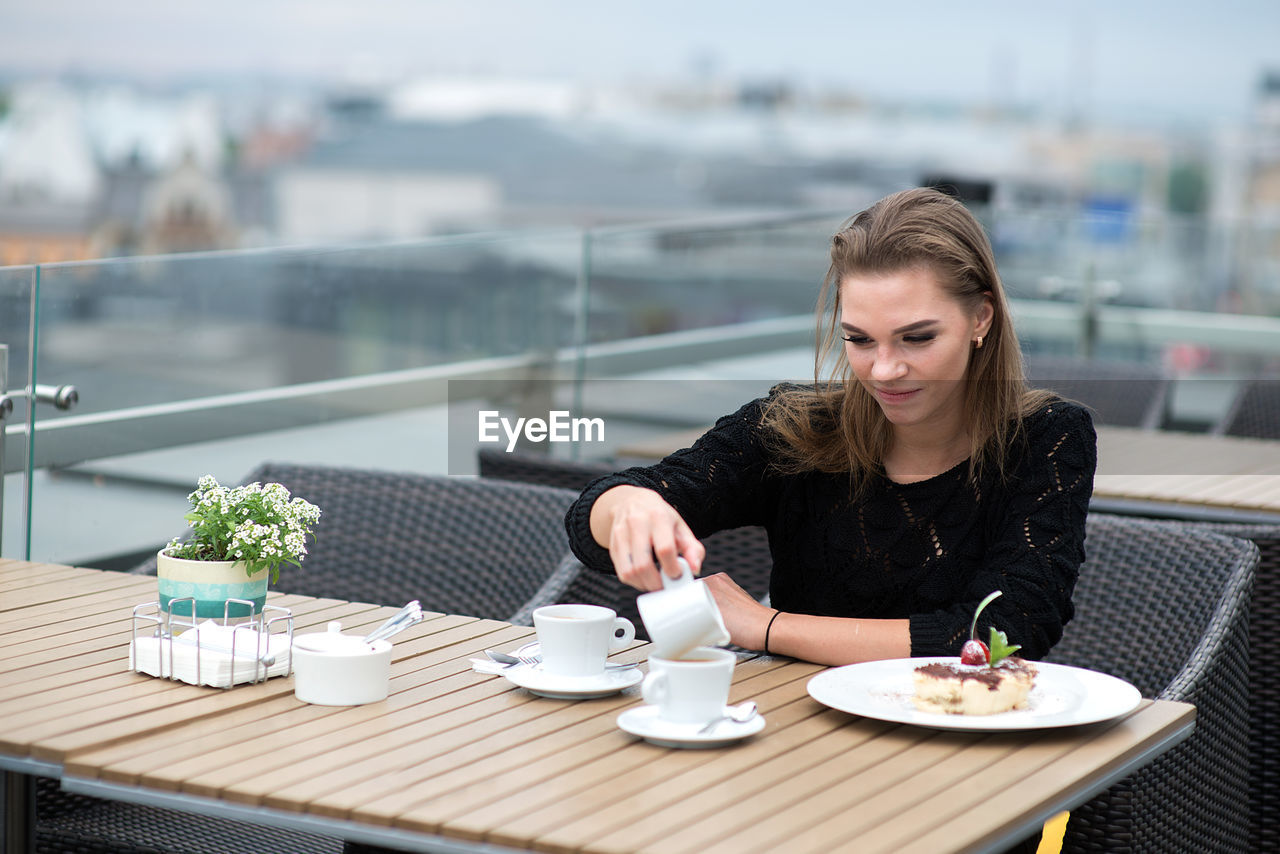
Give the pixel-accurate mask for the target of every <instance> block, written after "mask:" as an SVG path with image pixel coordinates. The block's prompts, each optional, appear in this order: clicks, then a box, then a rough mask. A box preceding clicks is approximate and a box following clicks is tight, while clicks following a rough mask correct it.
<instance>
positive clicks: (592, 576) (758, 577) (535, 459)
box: [477, 449, 773, 639]
mask: <svg viewBox="0 0 1280 854" xmlns="http://www.w3.org/2000/svg"><path fill="white" fill-rule="evenodd" d="M477 457H478V461H479V466H480V477H481V479H484V478H497V479H503V480H518V481H525V482H529V483H541V484H549V485H554V486H559V487H563V488H568V489H573V490H576V491H581V490H582V489H583V488H584V487H586V485H587V484H588V483H590V482H591V481H593V480H595V479H596V478H598V477H603V476H604V475H607V474H613V473H614V472H615V471H617V470H618V468H619V467H618V466H614V465H610V464H609V463H605V462H599V463H588V462H572V461H568V460H560V459H555V458H552V457H544V456H534V455H532V454H515V453H511V454H508V453H504V452H502V451H493V450H489V449H485V450H481V451H480V452H479V453H478V455H477ZM703 545H705V546H706V548H707V557H706V560H705V561H704V562H703V565H702V574H703V575H707V574H710V573H715V572H724V573H727V574H728V575H729V576H730V577H731V578H733V580H734V581H736V582H737V583H738V584H739V585H741V586H742V589H744V590H746V591H747V592H748V593H750V594H751V595H752V596H754V597H756V598H757V599H763V598H764V597H765V596H766V595H768V593H769V575H770V573H771V572H772V571H773V555H772V553H771V552H770V551H769V537H768V535H767V534H766V533H765V530H764V528H760V527H757V526H748V527H743V528H733V529H730V530H727V531H718V532H716V533H714V534H711V535H710V536H708V537H706V538H704V539H703ZM556 578H557V581H556V585H557V586H559V587H562V588H563V593H562V594H561V595H562V596H563V601H566V602H590V603H594V604H598V605H604V606H606V607H608V608H612V609H613V610H615V611H617V612H618V613H619V614H621V615H622V616H624V617H626V618H628V619H629V620H631V622H633V623H635V624H636V632H637V635H638V636H639V637H640V638H642V639H647V636H646V635H645V632H644V624H643V623H642V622H641V621H640V614H639V611H638V610H637V608H636V603H635V600H636V596H637V594H638V592H639V591H637V590H635V589H633V588H631V587H628V586H626V585H625V584H623V583H622V582H620V581H618V579H617V578H615V577H613V576H612V575H608V574H606V573H600V572H591V571H589V570H587V569H585V568H584V567H583V566H582V564H580V563H578V562H577V561H576V560H573V559H568V560H566V561H565V562H564V563H562V564H561V566H560V568H559V570H558V571H557V574H556Z"/></svg>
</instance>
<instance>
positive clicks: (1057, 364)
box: [1026, 355, 1171, 429]
mask: <svg viewBox="0 0 1280 854" xmlns="http://www.w3.org/2000/svg"><path fill="white" fill-rule="evenodd" d="M1026 366H1027V379H1028V381H1029V382H1030V383H1031V384H1032V385H1033V386H1035V387H1036V388H1047V389H1051V390H1053V391H1055V392H1057V393H1058V394H1059V395H1061V396H1062V397H1065V398H1068V399H1069V400H1074V401H1077V402H1078V403H1082V404H1084V405H1085V406H1087V407H1088V408H1089V410H1090V412H1091V413H1092V414H1093V420H1094V421H1095V422H1097V423H1098V424H1114V425H1116V426H1118V427H1144V428H1147V429H1156V428H1158V427H1160V426H1161V425H1162V424H1163V422H1164V420H1165V416H1166V413H1167V409H1168V397H1169V387H1170V385H1171V378H1170V377H1169V376H1168V375H1167V374H1165V373H1164V372H1163V371H1161V370H1160V369H1158V368H1153V367H1151V366H1149V365H1143V364H1138V363H1133V362H1108V361H1101V360H1097V359H1081V358H1075V357H1068V356H1049V355H1032V356H1027V358H1026Z"/></svg>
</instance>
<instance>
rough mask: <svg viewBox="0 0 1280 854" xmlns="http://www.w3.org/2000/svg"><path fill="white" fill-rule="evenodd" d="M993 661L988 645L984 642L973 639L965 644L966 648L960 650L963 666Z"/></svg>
mask: <svg viewBox="0 0 1280 854" xmlns="http://www.w3.org/2000/svg"><path fill="white" fill-rule="evenodd" d="M989 661H991V654H990V652H989V651H988V650H987V645H986V644H985V643H983V642H982V641H980V640H978V639H976V638H972V639H970V640H967V641H965V642H964V646H962V647H961V648H960V663H961V664H973V665H978V664H986V663H988V662H989Z"/></svg>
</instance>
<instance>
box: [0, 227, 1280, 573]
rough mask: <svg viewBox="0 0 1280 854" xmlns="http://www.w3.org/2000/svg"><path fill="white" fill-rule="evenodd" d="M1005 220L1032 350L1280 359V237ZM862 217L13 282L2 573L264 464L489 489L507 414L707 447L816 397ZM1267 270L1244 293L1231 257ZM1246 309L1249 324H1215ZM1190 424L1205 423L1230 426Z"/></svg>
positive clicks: (163, 512) (440, 245) (1144, 357)
mask: <svg viewBox="0 0 1280 854" xmlns="http://www.w3.org/2000/svg"><path fill="white" fill-rule="evenodd" d="M982 216H983V219H984V221H985V223H986V225H987V227H988V229H989V230H990V232H991V234H992V235H993V241H994V244H995V246H996V249H997V255H998V260H999V263H1000V265H1001V270H1002V273H1003V275H1004V277H1005V279H1006V282H1007V286H1008V289H1009V291H1010V295H1011V296H1012V297H1013V298H1014V301H1015V305H1014V314H1015V320H1016V322H1017V324H1018V327H1019V333H1020V335H1021V337H1022V338H1023V340H1024V343H1025V345H1026V347H1027V350H1028V352H1032V353H1051V352H1058V353H1090V354H1092V355H1095V356H1097V357H1101V358H1106V359H1124V360H1131V361H1141V362H1145V363H1147V364H1152V365H1157V366H1162V367H1164V368H1166V369H1168V370H1171V371H1174V372H1176V373H1178V374H1179V375H1180V376H1185V377H1202V376H1211V377H1226V378H1228V379H1230V378H1232V377H1243V376H1250V375H1253V374H1256V373H1260V372H1267V371H1274V370H1275V368H1276V366H1277V364H1278V363H1280V321H1277V320H1273V319H1272V318H1270V317H1268V316H1266V314H1267V312H1268V310H1269V309H1270V308H1271V307H1272V303H1273V302H1274V301H1275V295H1276V294H1280V265H1278V264H1277V263H1276V261H1275V259H1273V258H1271V255H1270V254H1269V253H1274V251H1275V250H1274V248H1273V247H1274V246H1275V245H1276V244H1275V239H1276V238H1275V234H1274V231H1273V232H1272V233H1270V234H1269V235H1268V234H1266V233H1263V232H1257V233H1254V232H1252V231H1249V232H1246V231H1241V230H1240V229H1234V230H1231V231H1230V234H1229V235H1228V234H1227V233H1226V232H1224V231H1223V230H1222V229H1221V228H1219V227H1212V228H1211V227H1208V226H1205V225H1203V224H1197V223H1193V222H1184V221H1175V220H1170V219H1162V220H1156V221H1152V222H1145V221H1138V222H1129V221H1125V222H1121V223H1117V222H1108V221H1105V220H1103V221H1097V220H1096V218H1095V220H1091V219H1089V218H1085V217H1061V216H1049V215H1037V214H1032V213H1027V212H1024V211H999V210H992V211H984V212H982ZM843 218H844V217H843V215H841V214H837V213H827V212H815V213H810V214H804V215H789V216H786V217H755V218H747V217H734V218H725V219H721V220H714V221H710V220H702V221H698V222H692V223H672V224H662V225H655V226H634V227H616V228H608V229H599V230H593V231H590V232H586V233H582V232H577V231H567V230H566V231H554V232H527V233H526V232H519V233H515V232H513V233H499V234H490V235H470V236H460V237H450V238H439V239H429V240H423V241H418V242H412V243H404V244H393V245H381V246H354V247H326V248H299V249H273V250H262V251H241V252H217V253H207V254H193V255H178V256H163V257H139V258H125V259H114V260H104V261H100V262H85V263H67V264H51V265H44V266H40V267H14V268H4V269H0V307H2V308H3V314H0V343H3V344H6V345H8V372H7V377H8V388H9V389H10V390H11V391H14V390H17V392H19V393H17V394H14V395H13V397H14V404H15V405H14V410H13V412H12V413H11V414H10V415H9V416H8V417H7V418H6V419H5V421H4V423H5V425H6V429H5V441H4V471H5V483H4V486H5V489H4V493H3V494H4V499H5V503H4V506H3V522H4V526H3V529H2V530H3V541H2V542H0V553H2V554H3V555H4V556H6V557H28V556H29V557H30V558H32V559H38V560H50V561H58V562H67V563H81V564H87V565H98V566H110V567H123V566H127V565H129V564H130V562H131V561H134V562H136V561H138V560H140V559H141V558H142V557H143V556H145V555H146V554H147V553H148V552H150V551H153V550H154V549H155V548H156V547H158V546H159V545H160V544H162V543H163V542H165V541H166V540H168V539H169V538H170V537H171V536H173V535H175V534H177V533H180V532H181V531H180V528H181V517H182V513H183V512H184V510H185V496H186V493H187V492H189V491H190V490H191V488H192V487H193V485H194V483H195V481H196V479H197V478H198V477H199V476H200V475H202V474H205V473H211V474H214V475H215V476H216V477H218V478H219V479H220V480H221V481H223V482H228V483H232V482H237V481H239V480H240V479H241V478H243V477H244V475H245V474H247V473H248V472H249V471H251V470H252V469H253V468H254V467H255V466H257V465H258V464H260V463H262V462H264V461H294V462H313V463H323V464H328V465H339V466H343V465H345V466H355V467H364V468H385V469H397V470H409V471H419V472H435V473H444V472H449V473H453V474H468V473H472V472H474V471H475V455H476V452H477V450H478V449H479V448H480V447H482V446H483V445H484V444H485V441H496V442H498V443H500V444H501V445H503V446H506V445H507V444H508V442H507V438H506V435H507V434H505V433H504V432H503V427H502V426H501V424H500V423H499V422H500V419H502V418H507V419H508V420H509V422H510V423H511V424H514V423H515V422H516V419H518V418H519V417H539V416H541V417H543V418H547V417H548V416H550V414H551V413H566V414H567V416H568V417H569V418H570V419H573V418H578V417H582V418H583V419H584V420H585V419H587V418H588V417H589V416H593V415H600V414H601V413H605V414H608V415H609V417H610V424H611V426H616V428H617V429H616V430H614V432H612V433H611V435H610V438H609V440H608V442H602V443H600V444H599V445H598V446H590V447H586V446H584V444H583V443H581V442H573V441H569V442H566V443H564V444H557V445H555V446H554V447H552V444H551V443H550V442H546V441H542V440H538V439H536V437H531V436H530V434H528V433H527V432H526V433H523V434H520V438H519V444H521V445H523V446H525V447H527V448H529V449H530V450H534V451H539V452H547V451H550V452H552V453H554V454H563V455H568V456H576V455H581V454H583V453H584V447H586V450H585V453H588V454H593V453H596V454H597V455H600V456H607V455H609V453H610V452H611V450H612V449H614V448H616V446H617V445H618V444H619V443H626V442H629V441H634V440H637V439H642V438H643V437H644V436H645V435H646V434H647V433H654V432H656V431H661V430H671V429H673V428H677V427H682V426H695V425H701V424H706V423H709V422H710V421H711V420H712V419H713V418H714V417H715V416H717V415H719V414H723V413H724V412H726V411H729V410H730V409H731V408H732V407H734V406H736V405H737V404H738V403H741V402H743V401H744V400H746V399H747V398H749V397H750V396H753V395H754V394H756V393H760V392H762V391H763V390H765V389H767V387H768V386H769V385H770V384H771V383H773V382H776V381H779V380H784V379H805V378H807V377H810V376H812V370H813V364H812V361H813V357H812V345H813V333H814V323H813V309H814V306H815V301H816V298H817V294H818V288H819V285H820V283H821V280H822V277H823V275H824V273H825V271H826V265H827V258H826V251H827V241H828V239H829V237H830V235H831V233H832V232H833V231H834V230H835V229H836V228H837V227H838V226H839V225H840V223H841V221H842V220H843ZM1242 235H1243V236H1242ZM1268 237H1269V239H1270V241H1271V242H1270V243H1268V242H1267V239H1268ZM1250 246H1252V247H1254V248H1253V249H1248V251H1250V252H1253V255H1252V256H1251V263H1250V264H1249V265H1248V268H1247V272H1248V275H1247V276H1244V275H1242V274H1241V269H1242V268H1239V267H1238V266H1236V265H1234V263H1233V262H1232V261H1231V259H1232V258H1234V257H1236V256H1237V255H1238V254H1239V252H1241V251H1245V249H1247V248H1248V247H1250ZM1241 247H1245V249H1242V248H1241ZM1267 247H1272V248H1267ZM1224 307H1225V308H1228V309H1236V308H1238V307H1242V308H1243V309H1247V311H1245V310H1242V311H1241V314H1239V315H1235V314H1224V313H1211V314H1206V313H1205V312H1214V311H1219V310H1221V309H1223V308H1224ZM1278 313H1280V310H1278ZM675 379H678V380H679V382H678V383H675V382H673V380H675ZM623 380H625V382H624V381H623ZM33 383H35V384H38V385H41V386H45V387H47V388H56V387H58V386H62V385H64V384H67V385H73V386H74V387H75V389H76V390H77V392H78V394H79V400H78V403H77V404H76V405H75V406H74V407H72V408H70V409H68V410H65V411H63V410H58V409H56V408H53V407H52V406H48V405H44V404H39V405H35V406H29V405H28V401H27V398H26V397H25V396H24V395H23V394H21V393H20V392H21V391H22V390H23V389H25V388H27V387H28V386H31V385H32V384H33ZM1216 387H1217V388H1221V386H1216ZM1188 401H1190V398H1189V397H1188V398H1186V399H1185V400H1184V404H1185V406H1186V408H1187V411H1188V412H1189V413H1190V416H1189V417H1188V418H1186V419H1184V421H1186V423H1188V424H1191V425H1192V426H1194V425H1195V424H1196V423H1197V422H1199V423H1200V424H1201V425H1203V424H1204V423H1207V421H1208V420H1209V419H1210V418H1211V417H1212V414H1213V412H1215V411H1216V410H1218V409H1221V407H1222V406H1223V405H1225V404H1224V403H1223V402H1222V401H1220V400H1215V401H1208V402H1205V401H1204V400H1201V401H1199V402H1196V403H1192V402H1188ZM485 412H489V413H496V414H497V415H496V417H492V418H490V420H489V422H487V423H488V425H489V434H488V436H485V435H483V434H484V431H485V429H486V428H485V423H486V422H484V421H483V418H484V417H486V416H483V415H482V413H485ZM544 439H545V437H544Z"/></svg>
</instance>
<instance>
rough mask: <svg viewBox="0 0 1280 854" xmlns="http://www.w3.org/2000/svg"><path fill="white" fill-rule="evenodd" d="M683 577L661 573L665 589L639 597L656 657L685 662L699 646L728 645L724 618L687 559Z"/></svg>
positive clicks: (681, 562)
mask: <svg viewBox="0 0 1280 854" xmlns="http://www.w3.org/2000/svg"><path fill="white" fill-rule="evenodd" d="M677 560H678V561H679V562H680V569H681V573H680V577H679V578H671V577H670V576H669V575H667V574H666V573H665V572H664V573H662V589H661V590H655V591H654V592H652V593H645V594H642V595H640V596H637V597H636V607H638V608H639V609H640V619H641V620H643V621H644V627H645V630H646V631H648V633H649V640H650V641H651V642H652V643H653V656H654V657H657V658H668V659H670V658H683V657H685V655H686V654H687V653H688V652H689V651H690V650H692V649H694V648H696V647H699V646H716V645H718V644H724V643H728V642H729V632H728V630H727V629H725V627H724V618H723V617H721V616H720V608H719V607H717V606H716V600H715V597H714V596H712V595H711V591H710V590H708V589H707V585H706V584H705V583H703V582H702V581H698V580H696V579H694V577H693V571H692V570H691V569H690V568H689V564H688V563H687V562H686V561H685V559H684V558H677Z"/></svg>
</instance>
